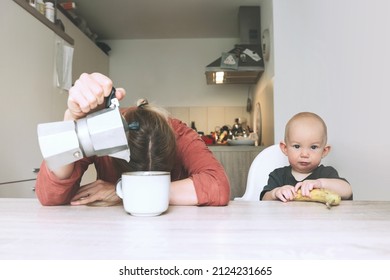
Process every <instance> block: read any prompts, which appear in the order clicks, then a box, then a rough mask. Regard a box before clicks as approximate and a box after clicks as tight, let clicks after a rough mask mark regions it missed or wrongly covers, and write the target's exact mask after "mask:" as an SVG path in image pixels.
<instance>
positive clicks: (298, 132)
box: [285, 121, 329, 174]
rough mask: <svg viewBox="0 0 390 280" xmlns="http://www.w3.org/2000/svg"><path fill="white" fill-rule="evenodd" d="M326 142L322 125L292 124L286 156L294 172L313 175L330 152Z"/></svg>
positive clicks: (313, 123)
mask: <svg viewBox="0 0 390 280" xmlns="http://www.w3.org/2000/svg"><path fill="white" fill-rule="evenodd" d="M325 141H326V140H325V139H324V131H323V128H322V126H321V125H318V124H316V123H315V122H311V121H308V122H299V123H295V124H292V126H291V128H290V130H289V135H288V137H287V143H286V148H285V154H286V155H287V157H288V160H289V162H290V164H291V166H292V168H293V170H294V171H296V172H299V173H302V174H308V173H311V172H312V171H313V170H314V169H315V168H316V167H317V166H318V165H319V164H320V163H321V159H322V157H323V156H325V155H326V154H327V152H328V149H329V147H328V146H326V142H325Z"/></svg>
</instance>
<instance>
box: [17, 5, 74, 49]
mask: <svg viewBox="0 0 390 280" xmlns="http://www.w3.org/2000/svg"><path fill="white" fill-rule="evenodd" d="M13 1H14V2H15V3H17V4H18V5H19V6H21V7H22V8H23V9H25V10H26V11H27V12H29V13H30V14H31V15H32V16H33V17H35V18H36V19H38V20H39V21H40V22H42V23H43V24H44V25H46V26H47V27H48V28H50V29H51V30H53V32H55V33H56V34H57V35H58V36H60V37H61V38H62V39H64V40H65V41H66V42H68V43H69V44H71V45H74V40H73V38H72V37H70V36H69V35H68V34H66V33H65V32H64V31H63V30H62V29H61V28H60V27H59V26H57V25H55V24H54V23H52V22H51V21H50V20H48V19H47V18H46V17H45V16H44V15H42V14H41V13H40V12H38V11H37V10H36V9H35V8H34V7H32V6H30V4H29V3H28V2H27V1H26V0H13Z"/></svg>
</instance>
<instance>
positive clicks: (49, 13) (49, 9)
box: [45, 2, 54, 23]
mask: <svg viewBox="0 0 390 280" xmlns="http://www.w3.org/2000/svg"><path fill="white" fill-rule="evenodd" d="M45 8H46V9H45V16H46V18H47V19H48V20H50V21H51V22H53V23H54V5H53V3H52V2H46V7H45Z"/></svg>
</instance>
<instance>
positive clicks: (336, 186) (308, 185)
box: [294, 178, 352, 199]
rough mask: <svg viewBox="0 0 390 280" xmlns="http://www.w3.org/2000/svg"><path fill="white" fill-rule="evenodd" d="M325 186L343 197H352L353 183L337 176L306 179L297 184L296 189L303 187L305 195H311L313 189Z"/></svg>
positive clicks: (302, 190)
mask: <svg viewBox="0 0 390 280" xmlns="http://www.w3.org/2000/svg"><path fill="white" fill-rule="evenodd" d="M319 188H324V189H328V190H331V191H333V192H335V193H337V194H339V195H340V196H341V199H350V198H351V196H352V187H351V185H350V184H349V183H348V182H347V181H345V180H342V179H337V178H320V179H316V180H305V181H303V182H299V183H297V184H296V185H295V188H294V191H295V192H297V191H298V190H299V189H301V192H302V195H303V196H310V194H309V193H310V191H311V190H312V189H319Z"/></svg>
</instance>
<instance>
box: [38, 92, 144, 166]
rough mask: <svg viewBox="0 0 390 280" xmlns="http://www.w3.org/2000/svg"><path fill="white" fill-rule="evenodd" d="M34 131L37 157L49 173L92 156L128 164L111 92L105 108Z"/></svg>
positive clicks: (123, 130) (125, 128)
mask: <svg viewBox="0 0 390 280" xmlns="http://www.w3.org/2000/svg"><path fill="white" fill-rule="evenodd" d="M137 124H138V123H132V124H130V129H138V127H139V125H138V127H137ZM37 130H38V141H39V146H40V149H41V153H42V155H43V158H44V159H45V161H46V163H47V165H48V167H49V168H50V169H52V170H55V169H58V168H59V167H61V166H64V165H66V164H69V163H72V162H75V161H77V160H79V159H81V158H83V157H90V156H95V155H96V156H105V155H108V156H111V157H115V158H120V159H124V160H126V161H127V162H129V161H130V149H129V146H128V131H129V125H128V124H127V122H126V121H125V119H124V118H123V117H122V115H121V114H120V112H119V101H118V99H116V98H115V88H113V89H112V91H111V94H110V96H109V97H108V98H107V101H106V108H104V109H102V110H100V111H97V112H94V113H91V114H89V115H87V116H86V117H85V118H82V119H78V120H76V121H61V122H51V123H44V124H38V129H37Z"/></svg>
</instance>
